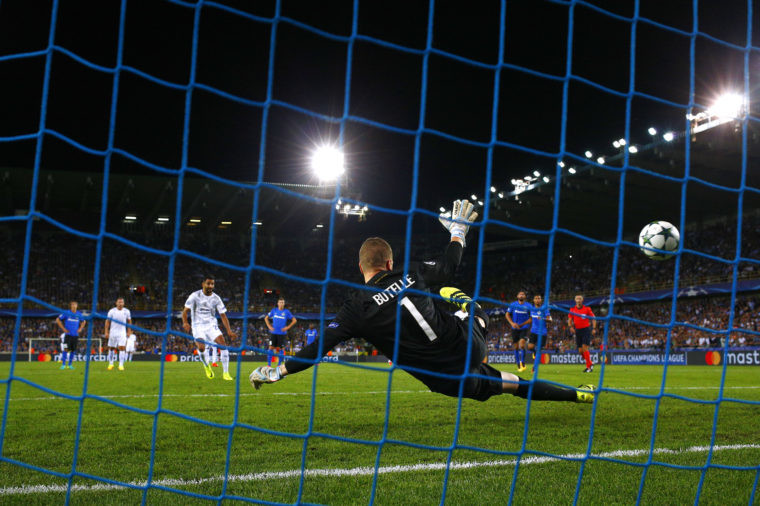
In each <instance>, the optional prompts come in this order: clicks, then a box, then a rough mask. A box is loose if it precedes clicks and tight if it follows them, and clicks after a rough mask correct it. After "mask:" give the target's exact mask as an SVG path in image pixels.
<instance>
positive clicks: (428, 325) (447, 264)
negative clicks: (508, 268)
mask: <svg viewBox="0 0 760 506" xmlns="http://www.w3.org/2000/svg"><path fill="white" fill-rule="evenodd" d="M477 216H478V214H477V213H476V212H474V210H473V205H472V204H471V203H469V202H468V201H467V200H461V201H460V200H456V201H454V205H453V208H452V212H451V216H450V217H449V216H448V215H441V217H440V221H441V223H442V224H443V226H444V227H445V228H446V230H448V232H449V233H450V234H451V242H450V243H449V245H448V246H447V248H446V252H445V256H444V258H443V260H441V261H428V262H420V263H411V264H410V265H409V271H408V273H407V274H406V275H404V270H403V269H397V270H394V269H393V252H392V250H391V247H390V245H389V244H388V243H387V242H386V241H385V240H383V239H380V238H379V237H371V238H369V239H367V240H366V241H364V243H363V244H362V246H361V249H360V250H359V270H360V271H361V273H362V274H363V275H364V283H365V284H366V285H367V286H371V287H374V288H377V289H379V290H381V291H367V292H363V293H361V294H359V295H357V296H356V297H355V298H353V299H351V300H349V301H347V302H346V303H345V304H344V305H343V307H342V308H341V309H340V311H339V312H338V314H337V316H336V317H335V319H334V320H333V321H332V322H331V323H330V324H329V325H327V327H326V328H325V332H324V335H323V336H322V337H320V338H319V339H318V340H317V341H315V342H313V343H311V344H310V345H308V346H306V347H305V348H303V349H302V350H301V351H299V352H298V353H297V354H296V355H295V358H296V359H291V360H288V361H286V362H285V363H283V364H281V365H279V366H278V367H275V368H273V367H268V366H261V367H258V368H257V369H255V370H254V371H253V372H252V373H251V375H250V381H251V384H252V385H253V386H254V387H255V388H256V389H259V388H260V387H261V385H262V384H264V383H274V382H276V381H280V380H281V379H283V378H284V377H285V376H287V375H288V374H295V373H297V372H300V371H303V370H305V369H308V368H309V367H311V366H312V363H310V362H306V361H299V360H297V359H308V360H312V361H313V360H315V359H318V358H320V357H319V352H320V351H321V353H322V354H326V353H327V352H328V351H330V350H331V349H332V348H333V347H335V346H336V345H337V344H339V343H340V342H342V341H345V340H347V339H351V338H354V337H362V338H364V339H366V340H367V341H369V342H370V343H372V344H373V345H374V346H375V347H376V348H378V349H379V350H380V351H381V352H382V353H383V354H384V355H385V356H386V357H388V358H393V357H394V345H395V341H396V332H395V330H396V317H397V314H400V317H401V322H400V323H401V325H400V327H401V328H400V332H399V343H398V355H397V356H396V357H395V364H396V365H397V366H400V367H402V368H403V367H409V368H413V369H411V370H409V369H408V370H407V371H408V372H409V374H411V375H412V376H414V377H415V378H417V379H418V380H420V381H421V382H422V383H424V384H425V385H426V386H427V387H428V388H429V389H430V390H431V391H433V392H438V393H441V394H444V395H448V396H452V397H458V396H459V390H460V382H461V380H460V379H454V378H444V377H440V376H436V375H435V374H430V372H435V373H443V374H448V375H456V376H459V375H461V374H462V373H463V372H465V371H466V372H467V373H468V375H467V377H466V378H465V380H464V388H463V392H462V396H463V397H466V398H470V399H476V400H479V401H485V400H487V399H488V398H490V397H491V396H493V395H498V394H502V393H505V392H506V393H511V394H512V395H515V396H517V397H522V398H527V397H528V393H529V387H530V384H529V383H527V382H525V380H523V379H522V378H520V377H518V376H516V375H514V374H511V373H508V372H502V371H499V370H497V369H495V368H493V367H491V366H490V365H488V364H486V363H484V360H485V358H486V357H487V355H488V347H487V345H486V335H487V328H488V316H487V315H486V313H485V312H484V311H483V310H482V309H481V308H480V306H479V305H478V304H476V303H474V302H473V301H472V299H470V298H469V297H468V296H467V295H465V294H464V293H462V292H461V291H459V290H458V289H456V288H451V287H444V288H441V289H440V295H441V297H442V298H443V299H445V300H446V301H448V303H444V302H443V301H440V300H439V299H434V298H433V297H431V296H430V288H431V287H435V286H443V285H444V284H445V283H446V282H448V281H449V280H450V279H451V277H452V276H453V274H454V271H455V270H456V268H457V267H458V266H459V262H460V260H461V258H462V251H463V248H464V245H465V236H466V235H467V231H468V229H469V227H470V224H471V223H472V222H473V221H474V220H475V219H476V218H477ZM408 288H409V289H414V290H416V292H414V293H413V292H404V293H401V292H402V291H403V290H405V289H408ZM418 292H423V293H418ZM399 297H400V300H399ZM397 302H398V303H400V304H401V306H402V307H401V311H400V312H397ZM451 305H453V306H456V307H457V309H458V311H457V312H456V313H455V314H452V313H451V309H453V308H452V307H451ZM470 311H472V312H473V315H474V322H473V325H472V339H471V340H469V339H468V334H469V332H468V326H469V325H468V324H469V322H468V318H469V312H470ZM320 341H322V344H321V350H320ZM468 341H469V343H468ZM468 344H469V345H471V352H470V359H469V362H467V347H468ZM594 389H595V387H594V386H593V385H583V386H582V387H579V390H574V389H568V388H561V387H558V386H555V385H552V384H550V383H546V382H544V381H539V380H536V381H535V383H534V384H533V391H532V396H531V398H532V399H533V400H553V401H571V402H584V403H591V402H593V400H594V395H593V393H591V392H589V391H588V390H594Z"/></svg>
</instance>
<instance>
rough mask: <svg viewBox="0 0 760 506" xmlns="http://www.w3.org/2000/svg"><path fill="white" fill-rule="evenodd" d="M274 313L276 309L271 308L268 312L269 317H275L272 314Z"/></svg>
mask: <svg viewBox="0 0 760 506" xmlns="http://www.w3.org/2000/svg"><path fill="white" fill-rule="evenodd" d="M272 313H274V309H271V310H270V311H269V313H267V316H268V317H269V318H273V316H272Z"/></svg>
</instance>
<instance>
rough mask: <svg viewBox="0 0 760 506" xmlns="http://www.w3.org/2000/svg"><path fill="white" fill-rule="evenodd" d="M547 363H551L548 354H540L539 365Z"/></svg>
mask: <svg viewBox="0 0 760 506" xmlns="http://www.w3.org/2000/svg"><path fill="white" fill-rule="evenodd" d="M549 362H551V357H550V356H549V354H548V353H542V354H541V363H542V364H548V363H549Z"/></svg>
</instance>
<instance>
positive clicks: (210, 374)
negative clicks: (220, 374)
mask: <svg viewBox="0 0 760 506" xmlns="http://www.w3.org/2000/svg"><path fill="white" fill-rule="evenodd" d="M203 370H204V371H205V372H206V377H207V378H208V379H210V380H212V379H214V371H213V370H212V369H211V367H209V366H207V365H204V366H203Z"/></svg>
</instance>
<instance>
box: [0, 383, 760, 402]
mask: <svg viewBox="0 0 760 506" xmlns="http://www.w3.org/2000/svg"><path fill="white" fill-rule="evenodd" d="M605 388H611V389H613V390H659V389H660V387H659V386H651V387H610V386H607V387H605ZM758 388H760V385H748V386H727V387H723V390H755V389H758ZM719 389H720V387H719V386H684V387H666V388H665V391H666V392H668V391H671V390H719ZM386 393H388V391H387V390H368V391H365V390H362V391H357V392H317V393H316V394H317V395H320V396H322V395H379V394H383V395H385V394H386ZM391 393H392V394H429V393H431V392H430V390H392V391H391ZM92 395H98V394H92ZM257 395H259V396H266V395H288V396H306V395H308V396H311V392H268V393H258V392H248V393H245V392H243V393H241V394H240V397H251V396H257ZM98 397H103V398H105V399H147V398H156V397H159V395H158V394H124V395H98ZM163 397H235V394H164V395H163ZM55 400H68V399H66V398H64V397H58V396H55V395H46V396H41V397H11V402H14V401H55ZM2 402H4V399H2V398H0V403H2Z"/></svg>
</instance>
